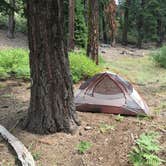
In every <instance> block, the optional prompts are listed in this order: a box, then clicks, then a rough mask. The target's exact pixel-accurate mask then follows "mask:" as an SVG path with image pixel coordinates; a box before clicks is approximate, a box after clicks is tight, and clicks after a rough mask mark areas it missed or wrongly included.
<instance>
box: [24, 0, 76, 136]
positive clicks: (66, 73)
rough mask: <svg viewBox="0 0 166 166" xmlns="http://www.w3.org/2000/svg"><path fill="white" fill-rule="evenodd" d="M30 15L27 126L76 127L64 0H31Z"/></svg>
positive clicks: (41, 130) (46, 130)
mask: <svg viewBox="0 0 166 166" xmlns="http://www.w3.org/2000/svg"><path fill="white" fill-rule="evenodd" d="M27 17H28V37H29V48H30V69H31V79H32V86H31V99H30V107H29V110H28V118H27V125H26V127H27V129H28V130H29V131H32V132H35V133H39V134H48V133H55V132H60V131H64V132H72V131H75V129H76V127H77V124H78V119H77V114H76V112H75V105H74V97H73V89H72V80H71V74H70V70H69V61H68V54H67V49H65V44H64V20H63V1H62V0H40V1H39V0H28V1H27Z"/></svg>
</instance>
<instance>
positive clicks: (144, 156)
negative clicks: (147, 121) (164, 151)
mask: <svg viewBox="0 0 166 166" xmlns="http://www.w3.org/2000/svg"><path fill="white" fill-rule="evenodd" d="M157 137H158V133H154V132H150V133H146V134H145V133H143V134H141V135H140V138H139V139H138V140H137V141H136V145H135V147H134V148H133V150H132V152H131V153H130V155H129V157H130V160H131V162H132V164H133V165H134V166H159V165H160V164H161V163H162V162H164V161H163V160H161V159H160V158H159V157H158V156H157V153H158V152H159V151H160V150H161V148H160V146H159V143H158V141H157Z"/></svg>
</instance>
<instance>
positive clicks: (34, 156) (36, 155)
mask: <svg viewBox="0 0 166 166" xmlns="http://www.w3.org/2000/svg"><path fill="white" fill-rule="evenodd" d="M32 156H33V158H34V160H35V161H37V160H40V158H41V153H40V152H34V153H32Z"/></svg>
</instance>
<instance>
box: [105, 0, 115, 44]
mask: <svg viewBox="0 0 166 166" xmlns="http://www.w3.org/2000/svg"><path fill="white" fill-rule="evenodd" d="M116 9H117V6H116V3H115V0H110V1H109V3H108V5H107V6H106V8H105V12H106V14H107V19H108V23H109V28H110V37H111V46H112V47H114V46H115V43H116V30H117V25H116Z"/></svg>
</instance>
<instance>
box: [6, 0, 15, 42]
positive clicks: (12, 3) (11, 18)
mask: <svg viewBox="0 0 166 166" xmlns="http://www.w3.org/2000/svg"><path fill="white" fill-rule="evenodd" d="M10 6H11V7H12V8H13V9H14V8H15V0H10ZM13 9H10V12H9V18H8V32H7V37H8V38H10V39H12V38H14V30H15V20H14V10H13Z"/></svg>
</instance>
